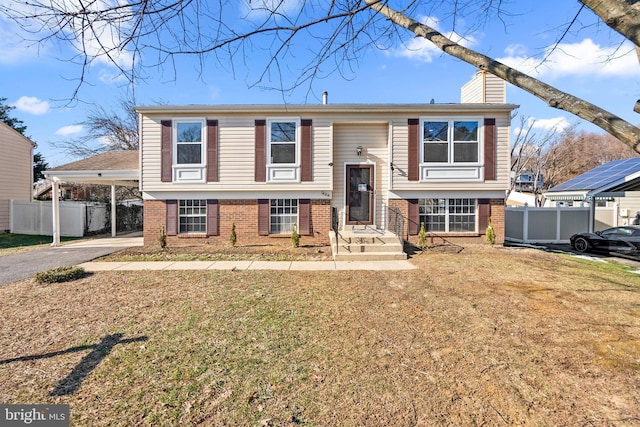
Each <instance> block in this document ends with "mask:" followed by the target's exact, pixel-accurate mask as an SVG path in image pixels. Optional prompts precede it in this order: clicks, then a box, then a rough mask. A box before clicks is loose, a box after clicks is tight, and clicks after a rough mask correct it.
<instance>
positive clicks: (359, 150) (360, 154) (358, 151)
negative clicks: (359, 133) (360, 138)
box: [356, 145, 362, 157]
mask: <svg viewBox="0 0 640 427" xmlns="http://www.w3.org/2000/svg"><path fill="white" fill-rule="evenodd" d="M356 155H357V156H358V157H360V156H362V145H358V146H357V147H356Z"/></svg>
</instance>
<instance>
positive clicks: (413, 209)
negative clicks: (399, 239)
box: [407, 199, 420, 236]
mask: <svg viewBox="0 0 640 427" xmlns="http://www.w3.org/2000/svg"><path fill="white" fill-rule="evenodd" d="M407 202H408V203H409V209H408V214H407V216H408V218H407V222H408V225H407V234H408V235H409V236H415V235H417V234H418V231H419V230H420V210H419V205H418V199H408V200H407Z"/></svg>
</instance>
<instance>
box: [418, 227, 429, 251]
mask: <svg viewBox="0 0 640 427" xmlns="http://www.w3.org/2000/svg"><path fill="white" fill-rule="evenodd" d="M418 247H419V248H420V249H424V248H426V247H427V231H426V230H425V228H424V222H421V223H420V231H419V232H418Z"/></svg>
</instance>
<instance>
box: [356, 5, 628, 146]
mask: <svg viewBox="0 0 640 427" xmlns="http://www.w3.org/2000/svg"><path fill="white" fill-rule="evenodd" d="M365 2H366V3H367V4H368V5H370V7H371V8H372V9H374V10H376V11H377V12H378V13H380V14H382V15H383V16H385V17H386V18H388V19H389V20H391V21H392V22H393V23H395V24H397V25H399V26H401V27H403V28H406V29H407V30H409V31H411V32H413V33H414V34H415V35H416V36H418V37H423V38H425V39H427V40H429V41H431V42H432V43H433V44H435V45H436V46H437V47H438V48H440V49H441V50H442V51H443V52H445V53H447V54H449V55H451V56H454V57H456V58H458V59H461V60H463V61H465V62H467V63H469V64H472V65H474V66H476V67H478V68H479V69H481V70H485V71H488V72H490V73H491V74H493V75H495V76H497V77H500V78H501V79H503V80H505V81H507V82H509V83H511V84H513V85H515V86H517V87H519V88H521V89H524V90H526V91H527V92H529V93H531V94H532V95H535V96H537V97H538V98H540V99H542V100H544V101H546V102H547V104H548V105H549V106H551V107H553V108H558V109H561V110H565V111H568V112H570V113H573V114H575V115H576V116H578V117H581V118H583V119H585V120H588V121H590V122H592V123H593V124H595V125H596V126H599V127H600V128H602V129H603V130H605V131H606V132H608V133H610V134H611V135H613V136H615V137H616V138H618V139H619V140H620V141H622V142H624V143H625V144H627V145H628V146H629V147H631V148H632V149H633V150H635V151H636V152H638V153H640V129H639V128H637V127H635V126H634V125H632V124H631V123H629V122H627V121H625V120H623V119H622V118H620V117H618V116H616V115H614V114H612V113H610V112H608V111H606V110H604V109H602V108H600V107H598V106H596V105H593V104H591V103H589V102H587V101H585V100H583V99H580V98H578V97H576V96H573V95H571V94H568V93H566V92H562V91H561V90H558V89H556V88H554V87H553V86H550V85H548V84H546V83H544V82H541V81H540V80H538V79H535V78H533V77H531V76H529V75H527V74H524V73H522V72H520V71H518V70H516V69H514V68H511V67H509V66H507V65H505V64H502V63H500V62H498V61H496V60H494V59H492V58H489V57H488V56H486V55H483V54H481V53H478V52H475V51H473V50H471V49H469V48H466V47H464V46H462V45H460V44H458V43H456V42H454V41H453V40H451V39H449V38H447V37H445V36H444V35H442V34H441V33H440V32H438V31H437V30H435V29H434V28H431V27H429V26H428V25H425V24H421V23H419V22H417V21H415V20H413V19H411V18H409V17H408V16H406V15H404V14H402V13H399V12H397V11H395V10H394V9H391V8H390V7H389V6H386V5H385V4H383V2H381V1H379V0H365Z"/></svg>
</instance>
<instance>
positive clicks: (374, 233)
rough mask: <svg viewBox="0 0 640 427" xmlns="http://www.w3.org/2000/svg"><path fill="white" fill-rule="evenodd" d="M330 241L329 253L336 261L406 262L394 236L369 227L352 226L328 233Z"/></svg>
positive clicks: (405, 257)
mask: <svg viewBox="0 0 640 427" xmlns="http://www.w3.org/2000/svg"><path fill="white" fill-rule="evenodd" d="M329 236H330V239H331V251H332V252H333V259H334V260H336V261H385V260H406V259H407V254H406V253H404V251H403V244H402V243H400V241H399V239H398V236H396V235H395V234H393V233H391V232H389V231H384V230H377V229H375V228H372V227H370V226H367V227H364V226H353V227H348V228H346V229H345V230H341V231H339V232H338V237H337V240H336V234H335V233H334V232H333V231H331V232H329Z"/></svg>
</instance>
